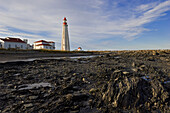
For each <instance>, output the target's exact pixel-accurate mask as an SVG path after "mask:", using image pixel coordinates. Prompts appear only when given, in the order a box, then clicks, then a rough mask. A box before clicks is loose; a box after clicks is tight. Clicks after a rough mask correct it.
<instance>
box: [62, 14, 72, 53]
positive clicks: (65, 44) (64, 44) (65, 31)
mask: <svg viewBox="0 0 170 113" xmlns="http://www.w3.org/2000/svg"><path fill="white" fill-rule="evenodd" d="M61 50H62V51H70V44H69V35H68V25H67V19H66V17H64V19H63V31H62V41H61Z"/></svg>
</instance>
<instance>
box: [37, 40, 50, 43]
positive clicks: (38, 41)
mask: <svg viewBox="0 0 170 113" xmlns="http://www.w3.org/2000/svg"><path fill="white" fill-rule="evenodd" d="M38 42H46V43H48V42H47V41H45V40H39V41H36V42H34V43H38Z"/></svg>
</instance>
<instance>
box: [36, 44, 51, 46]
mask: <svg viewBox="0 0 170 113" xmlns="http://www.w3.org/2000/svg"><path fill="white" fill-rule="evenodd" d="M42 45H44V46H51V45H50V44H38V45H35V46H42Z"/></svg>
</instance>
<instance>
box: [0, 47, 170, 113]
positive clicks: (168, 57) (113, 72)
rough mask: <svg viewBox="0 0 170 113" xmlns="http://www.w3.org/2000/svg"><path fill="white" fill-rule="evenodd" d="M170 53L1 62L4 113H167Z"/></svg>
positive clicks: (169, 108)
mask: <svg viewBox="0 0 170 113" xmlns="http://www.w3.org/2000/svg"><path fill="white" fill-rule="evenodd" d="M169 94H170V50H164V51H163V50H162V51H161V50H155V51H154V50H152V51H123V52H111V53H109V54H105V55H104V56H98V57H92V58H75V59H72V58H63V59H53V60H35V61H31V62H9V63H1V64H0V112H2V113H15V112H16V113H24V112H28V113H46V112H47V113H115V112H117V113H130V112H137V113H143V112H145V113H147V112H154V113H169V112H170V101H169V100H170V99H169Z"/></svg>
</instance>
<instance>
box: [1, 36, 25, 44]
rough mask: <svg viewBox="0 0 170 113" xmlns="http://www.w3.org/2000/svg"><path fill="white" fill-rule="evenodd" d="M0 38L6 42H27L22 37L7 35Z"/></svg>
mask: <svg viewBox="0 0 170 113" xmlns="http://www.w3.org/2000/svg"><path fill="white" fill-rule="evenodd" d="M0 40H3V41H4V42H17V43H26V42H24V41H22V40H21V39H20V38H11V37H7V38H5V39H4V38H0Z"/></svg>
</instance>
